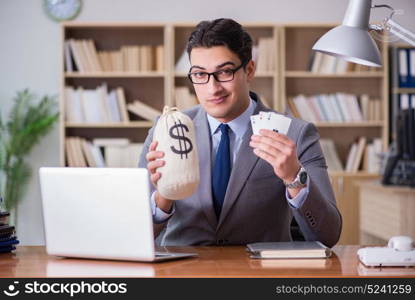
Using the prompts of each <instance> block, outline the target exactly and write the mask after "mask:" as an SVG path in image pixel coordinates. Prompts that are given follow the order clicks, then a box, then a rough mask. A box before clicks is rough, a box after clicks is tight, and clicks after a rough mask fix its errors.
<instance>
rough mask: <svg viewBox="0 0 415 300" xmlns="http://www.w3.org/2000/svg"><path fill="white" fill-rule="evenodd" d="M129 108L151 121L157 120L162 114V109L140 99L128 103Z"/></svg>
mask: <svg viewBox="0 0 415 300" xmlns="http://www.w3.org/2000/svg"><path fill="white" fill-rule="evenodd" d="M127 109H128V111H130V112H131V113H133V114H135V115H137V116H139V117H142V118H144V119H146V120H149V121H155V120H156V119H157V117H158V116H160V115H161V114H162V113H161V111H159V110H157V109H155V108H153V107H151V106H150V105H147V104H145V103H143V102H141V101H139V100H135V101H133V102H132V103H129V104H127Z"/></svg>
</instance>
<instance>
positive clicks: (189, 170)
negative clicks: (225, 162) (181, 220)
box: [153, 106, 200, 200]
mask: <svg viewBox="0 0 415 300" xmlns="http://www.w3.org/2000/svg"><path fill="white" fill-rule="evenodd" d="M153 141H157V142H158V146H157V151H163V152H164V157H163V160H164V161H165V162H166V163H165V164H164V166H162V167H160V168H158V169H157V172H160V173H161V178H160V179H159V181H158V182H157V190H158V192H159V193H160V195H161V196H163V197H164V198H167V199H171V200H181V199H184V198H186V197H189V196H191V195H192V194H193V193H194V192H195V191H196V189H197V186H198V184H199V178H200V176H199V159H198V156H197V148H196V138H195V129H194V126H193V121H192V119H190V118H189V116H187V115H185V114H183V113H182V112H180V111H179V110H178V109H177V108H176V107H172V108H170V107H168V106H165V107H164V110H163V114H162V115H161V116H160V118H159V120H158V121H157V124H156V127H155V129H154V135H153Z"/></svg>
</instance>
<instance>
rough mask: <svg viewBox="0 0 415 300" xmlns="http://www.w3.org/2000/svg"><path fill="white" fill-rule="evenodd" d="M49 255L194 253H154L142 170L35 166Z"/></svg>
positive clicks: (164, 255) (155, 257) (161, 256)
mask: <svg viewBox="0 0 415 300" xmlns="http://www.w3.org/2000/svg"><path fill="white" fill-rule="evenodd" d="M39 174H40V186H41V193H42V204H43V218H44V226H45V234H46V249H47V253H48V254H50V255H57V256H64V257H84V258H94V259H115V260H132V261H161V260H170V259H178V258H183V257H192V256H196V254H194V253H172V252H156V251H155V245H154V236H153V221H152V213H151V207H150V188H149V180H148V175H147V170H146V169H140V168H135V169H127V168H119V169H118V168H40V170H39Z"/></svg>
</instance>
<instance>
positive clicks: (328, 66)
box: [308, 51, 379, 74]
mask: <svg viewBox="0 0 415 300" xmlns="http://www.w3.org/2000/svg"><path fill="white" fill-rule="evenodd" d="M308 70H309V71H311V72H312V73H318V74H338V73H347V72H376V71H379V68H376V67H368V66H364V65H360V64H355V63H350V62H347V61H345V60H344V59H340V58H337V57H335V56H332V55H328V54H324V53H321V52H317V51H314V52H313V55H312V56H311V60H310V62H309V67H308Z"/></svg>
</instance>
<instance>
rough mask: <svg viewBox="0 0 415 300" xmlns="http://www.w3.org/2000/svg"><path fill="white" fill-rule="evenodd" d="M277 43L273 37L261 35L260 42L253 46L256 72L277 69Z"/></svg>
mask: <svg viewBox="0 0 415 300" xmlns="http://www.w3.org/2000/svg"><path fill="white" fill-rule="evenodd" d="M276 53H277V50H276V44H275V40H274V39H273V38H272V37H260V38H259V39H258V43H257V44H256V45H254V46H253V47H252V60H253V61H254V62H255V65H256V72H269V71H274V70H275V64H276Z"/></svg>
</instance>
